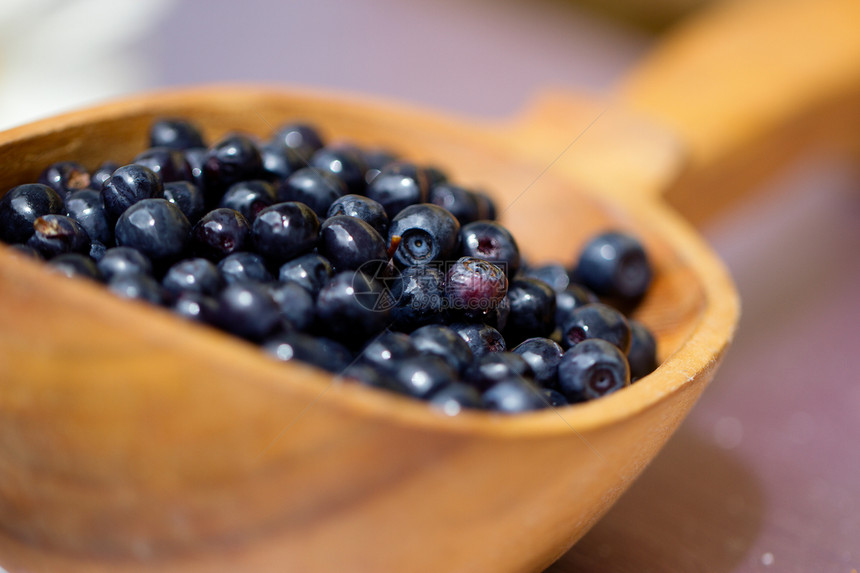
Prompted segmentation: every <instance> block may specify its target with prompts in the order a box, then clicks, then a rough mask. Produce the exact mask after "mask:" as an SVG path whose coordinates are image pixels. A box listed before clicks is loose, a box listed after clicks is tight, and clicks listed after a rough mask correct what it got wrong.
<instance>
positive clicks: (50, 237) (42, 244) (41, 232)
mask: <svg viewBox="0 0 860 573" xmlns="http://www.w3.org/2000/svg"><path fill="white" fill-rule="evenodd" d="M33 230H34V232H33V236H32V237H30V238H29V239H28V240H27V244H28V245H30V246H31V247H33V248H34V249H36V250H37V251H39V253H40V254H41V255H42V256H43V257H45V258H46V259H50V258H53V257H56V256H57V255H62V254H64V253H80V254H84V255H86V254H89V252H90V237H89V235H88V234H87V231H86V229H84V228H83V226H82V225H81V224H80V223H78V222H77V221H76V220H74V219H72V218H71V217H66V216H65V215H44V216H42V217H39V218H38V219H36V220H35V221H34V222H33Z"/></svg>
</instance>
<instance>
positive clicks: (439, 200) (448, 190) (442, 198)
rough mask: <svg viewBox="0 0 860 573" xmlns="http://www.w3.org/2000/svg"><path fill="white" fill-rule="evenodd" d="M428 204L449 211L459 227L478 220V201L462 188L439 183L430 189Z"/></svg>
mask: <svg viewBox="0 0 860 573" xmlns="http://www.w3.org/2000/svg"><path fill="white" fill-rule="evenodd" d="M430 202H431V203H433V204H434V205H438V206H440V207H442V208H443V209H445V210H446V211H449V212H450V213H451V214H452V215H454V217H456V218H457V221H459V222H460V224H461V225H466V224H468V223H471V222H473V221H477V220H478V201H477V200H476V199H475V195H474V194H473V193H472V192H471V191H469V190H468V189H466V188H464V187H460V186H458V185H454V184H452V183H441V184H439V185H436V186H434V187H433V188H431V189H430Z"/></svg>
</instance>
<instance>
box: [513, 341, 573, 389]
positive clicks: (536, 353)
mask: <svg viewBox="0 0 860 573" xmlns="http://www.w3.org/2000/svg"><path fill="white" fill-rule="evenodd" d="M513 353H514V354H518V355H520V356H522V357H523V359H524V360H525V361H526V362H527V363H528V365H529V366H530V367H531V369H532V373H533V374H534V381H535V382H536V383H537V384H539V385H540V386H543V387H545V388H554V387H555V385H556V383H557V381H558V364H559V363H560V362H561V357H562V356H563V355H564V350H563V349H562V348H561V346H559V344H558V343H557V342H555V341H553V340H550V339H549V338H529V339H528V340H524V341H523V342H521V343H520V344H518V345H517V346H516V347H515V348H514V349H513Z"/></svg>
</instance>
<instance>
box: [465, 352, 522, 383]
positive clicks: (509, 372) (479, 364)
mask: <svg viewBox="0 0 860 573" xmlns="http://www.w3.org/2000/svg"><path fill="white" fill-rule="evenodd" d="M533 376H534V372H532V369H531V366H529V363H528V362H526V361H525V359H524V358H523V357H522V356H520V355H519V354H514V353H513V352H507V351H505V352H490V353H488V354H484V355H483V356H481V357H479V358H478V359H476V360H475V363H474V365H473V366H472V368H471V369H470V370H469V373H468V378H469V381H470V382H472V383H474V384H475V385H476V386H477V387H478V388H481V389H486V388H489V387H490V386H492V385H494V384H496V383H498V382H501V381H503V380H508V379H511V378H522V379H524V380H532V378H533Z"/></svg>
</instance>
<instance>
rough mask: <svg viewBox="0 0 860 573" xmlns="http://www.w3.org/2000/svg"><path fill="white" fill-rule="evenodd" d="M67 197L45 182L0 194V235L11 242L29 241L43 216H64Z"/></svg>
mask: <svg viewBox="0 0 860 573" xmlns="http://www.w3.org/2000/svg"><path fill="white" fill-rule="evenodd" d="M62 213H63V199H62V198H61V197H60V195H59V194H58V193H57V192H56V191H54V190H53V189H51V188H50V187H48V186H47V185H42V184H41V183H27V184H24V185H18V186H17V187H13V188H12V189H10V190H9V191H8V192H7V193H6V194H5V195H3V196H2V197H0V238H2V239H3V240H4V241H5V242H7V243H26V242H27V239H29V238H30V236H32V234H33V232H34V229H33V223H34V222H35V221H36V219H38V218H39V217H41V216H43V215H61V214H62Z"/></svg>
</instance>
